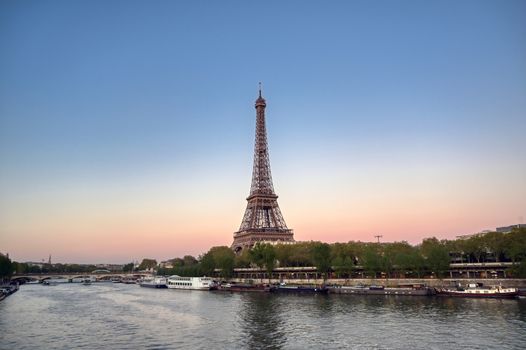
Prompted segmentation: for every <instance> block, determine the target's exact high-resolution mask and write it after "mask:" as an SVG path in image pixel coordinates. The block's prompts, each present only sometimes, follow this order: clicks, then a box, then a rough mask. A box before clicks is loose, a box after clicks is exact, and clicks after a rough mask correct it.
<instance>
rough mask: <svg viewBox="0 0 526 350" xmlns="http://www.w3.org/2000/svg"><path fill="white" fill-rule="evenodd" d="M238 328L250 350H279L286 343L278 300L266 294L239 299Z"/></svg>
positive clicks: (250, 294)
mask: <svg viewBox="0 0 526 350" xmlns="http://www.w3.org/2000/svg"><path fill="white" fill-rule="evenodd" d="M241 300H242V305H241V322H240V324H239V326H240V327H241V331H242V333H243V335H244V336H245V341H246V345H247V346H248V347H249V348H250V349H281V348H282V347H283V346H284V345H285V344H286V342H287V337H286V333H285V331H284V329H283V327H284V322H283V320H282V314H283V310H281V307H280V303H279V300H278V299H276V298H275V296H274V295H271V294H267V293H247V294H243V295H242V297H241Z"/></svg>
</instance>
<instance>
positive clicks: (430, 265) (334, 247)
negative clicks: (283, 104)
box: [158, 228, 526, 278]
mask: <svg viewBox="0 0 526 350" xmlns="http://www.w3.org/2000/svg"><path fill="white" fill-rule="evenodd" d="M177 261H178V264H177V265H176V266H174V267H173V268H170V269H159V270H158V273H160V274H165V275H169V274H177V275H180V276H201V275H209V276H210V275H213V274H214V273H215V271H216V269H218V270H220V276H221V277H225V278H228V277H231V276H232V275H233V271H234V268H239V267H259V268H261V269H264V270H266V271H267V274H268V275H270V274H271V272H272V271H273V270H274V269H275V268H276V267H305V266H314V267H316V269H317V271H318V272H319V273H322V274H324V275H325V276H328V275H329V274H330V276H331V277H337V278H338V277H344V278H347V277H350V276H352V275H353V273H354V272H356V271H358V270H360V271H362V272H364V273H365V274H366V275H367V276H368V277H379V276H382V277H388V278H389V277H418V278H419V277H424V276H429V275H434V276H436V277H442V276H444V274H445V273H446V272H447V271H448V269H449V266H450V263H452V262H453V263H455V262H456V263H473V262H479V263H480V262H514V263H516V265H515V266H514V268H513V269H511V271H510V274H511V275H513V276H515V277H526V229H524V228H520V229H514V230H513V231H512V232H510V233H499V232H489V233H485V234H478V235H473V236H471V237H469V238H459V239H455V240H438V239H437V238H435V237H433V238H426V239H424V240H423V241H422V242H421V243H420V244H418V245H411V244H409V243H407V242H405V241H402V242H394V243H371V242H355V241H350V242H347V243H332V244H328V243H322V242H298V243H295V244H277V245H271V244H268V243H267V244H265V243H263V244H259V243H258V244H256V245H255V246H254V247H253V248H252V249H250V250H245V251H243V253H242V254H240V255H237V256H236V255H235V254H234V253H233V252H232V250H231V249H230V248H228V247H226V246H219V247H213V248H211V249H210V250H209V251H208V252H206V253H205V254H203V255H201V256H199V258H197V259H195V258H193V257H191V256H186V257H185V258H183V259H181V258H178V260H177Z"/></svg>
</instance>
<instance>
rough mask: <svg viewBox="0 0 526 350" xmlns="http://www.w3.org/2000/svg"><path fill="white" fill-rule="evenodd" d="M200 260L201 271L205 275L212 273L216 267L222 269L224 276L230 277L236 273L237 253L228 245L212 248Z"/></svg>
mask: <svg viewBox="0 0 526 350" xmlns="http://www.w3.org/2000/svg"><path fill="white" fill-rule="evenodd" d="M199 260H200V261H199V262H200V265H201V272H202V273H203V274H205V275H212V274H213V273H214V269H216V268H217V269H220V270H221V276H222V277H224V278H229V277H231V276H232V274H233V273H234V261H235V254H234V252H233V251H232V249H230V248H228V247H226V246H218V247H212V248H210V250H209V251H208V252H207V253H206V254H204V255H203V256H201V257H200V259H199Z"/></svg>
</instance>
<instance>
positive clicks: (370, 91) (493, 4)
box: [0, 1, 526, 260]
mask: <svg viewBox="0 0 526 350" xmlns="http://www.w3.org/2000/svg"><path fill="white" fill-rule="evenodd" d="M524 38H526V3H525V2H524V1H425V2H424V1H334V2H329V3H326V2H321V1H319V2H318V1H312V2H304V1H287V2H284V1H266V2H247V1H225V2H213V1H187V2H183V1H178V2H175V1H152V2H146V1H3V2H2V3H1V4H0V51H1V52H2V54H1V55H0V77H1V79H0V165H1V168H2V171H1V172H0V197H1V199H0V209H2V210H0V222H2V224H0V246H4V247H6V248H4V250H5V249H8V250H10V251H11V252H12V254H15V255H16V254H18V255H19V256H20V257H23V258H27V259H29V258H31V257H33V256H35V255H38V254H41V255H42V256H47V255H48V250H53V249H56V250H58V253H56V255H57V256H63V258H64V259H65V260H68V259H69V260H74V259H75V258H76V256H70V255H68V253H67V252H66V250H65V249H62V248H61V247H60V244H59V243H57V241H54V242H51V243H49V246H45V248H41V249H40V247H38V246H36V247H34V249H32V250H31V249H28V250H27V251H26V250H24V249H26V248H22V246H23V245H22V244H21V243H20V242H19V241H20V240H22V241H23V240H27V239H33V238H34V237H46V236H47V237H49V235H51V236H53V234H52V232H64V233H63V234H64V235H71V236H73V237H75V236H76V235H77V233H76V232H77V231H76V230H77V228H76V227H73V226H74V222H81V223H82V222H83V223H85V224H86V223H89V224H90V227H91V229H90V232H92V233H93V235H95V236H97V235H98V234H100V235H101V236H104V237H110V238H111V237H112V236H113V235H114V236H115V237H121V236H123V235H125V232H126V230H127V229H128V228H127V226H126V224H125V222H126V221H128V220H127V219H126V218H127V215H125V214H126V213H127V214H130V213H129V212H128V211H126V210H124V209H123V208H127V206H128V205H129V203H130V201H132V202H133V203H135V204H134V207H135V208H136V211H135V212H133V215H134V216H135V217H136V216H141V213H142V211H141V209H140V208H143V206H144V205H146V203H149V204H150V207H154V208H160V209H159V210H158V211H157V212H163V213H165V215H166V217H165V216H162V217H158V216H156V217H155V218H156V220H160V221H162V223H160V224H159V225H161V226H162V227H164V228H165V230H166V232H171V233H170V234H169V233H166V234H165V235H164V236H163V235H161V236H162V239H168V237H186V236H187V235H188V233H187V232H188V231H189V227H190V226H192V222H193V225H195V227H197V226H199V223H200V222H201V221H213V220H216V221H217V222H218V227H217V231H216V232H214V235H215V236H214V237H216V239H215V240H214V239H212V238H210V237H212V235H211V233H210V234H209V231H210V230H209V228H202V229H201V230H197V231H196V232H198V233H195V237H200V236H199V234H202V235H203V236H202V237H203V239H202V242H203V244H202V245H198V244H197V245H196V244H193V243H191V242H190V240H188V241H185V240H184V239H183V242H182V244H181V245H180V246H178V247H177V248H173V250H172V251H170V252H163V253H157V251H156V250H155V249H154V248H155V247H152V248H151V250H147V249H145V251H144V252H143V251H140V250H137V251H134V252H133V254H136V255H140V254H147V253H149V254H151V255H154V254H160V255H162V256H164V255H168V257H170V256H169V254H172V252H173V254H174V255H177V254H178V253H181V254H182V253H184V252H186V251H189V252H191V253H194V254H197V253H199V252H200V251H204V250H207V249H208V247H209V246H210V245H211V244H226V245H228V244H230V240H231V234H232V232H233V231H235V230H236V229H237V227H238V226H239V222H240V220H241V216H242V214H243V210H244V206H245V202H244V198H245V196H246V195H247V194H248V190H249V187H250V175H251V164H252V152H253V149H252V147H253V136H254V135H253V134H254V115H255V113H254V109H253V101H254V100H255V98H256V96H257V83H258V82H259V81H262V82H263V93H264V96H265V98H266V99H267V102H268V108H267V120H268V132H269V142H270V154H271V164H272V167H273V175H274V181H275V188H276V190H277V192H278V195H280V204H281V206H282V211H283V214H284V216H285V220H286V221H287V223H288V224H289V226H291V227H293V228H295V229H296V237H297V239H321V240H324V239H326V240H329V241H330V240H332V241H334V240H340V241H342V240H343V241H346V240H351V239H362V240H367V239H368V238H367V237H370V239H372V238H373V234H375V233H377V231H379V230H381V231H382V232H383V233H384V236H385V237H387V239H388V240H400V239H407V240H410V241H415V242H416V241H418V240H419V239H421V238H422V237H427V236H431V235H437V236H439V237H442V238H448V237H454V235H455V234H457V233H458V234H461V233H466V231H467V232H473V231H477V230H481V229H485V228H494V226H497V225H505V224H510V223H514V222H516V221H518V220H520V217H521V216H526V201H525V199H524V198H525V197H526V180H525V178H526V176H524V175H525V174H526V161H525V160H526V159H525V158H526V157H525V151H526V141H524V140H525V138H524V130H525V127H526V115H525V113H526V112H525V111H526V98H525V97H526V64H525V62H526V41H525V40H524ZM163 188H171V189H172V190H173V192H170V191H163ZM167 193H170V196H168V194H167ZM406 194H407V195H406ZM415 196H416V197H418V200H415ZM161 198H162V199H161ZM415 201H416V203H418V206H419V207H422V206H424V207H425V208H427V209H428V210H425V211H424V212H418V213H415V214H414V215H413V214H412V213H411V211H412V209H411V208H412V206H414V205H415ZM309 202H311V204H310V206H308V205H307V204H306V203H309ZM104 203H106V205H108V208H106V209H105V210H104V213H103V214H101V215H102V216H103V217H104V218H105V220H110V219H111V220H112V222H113V221H115V222H114V223H113V226H111V229H109V228H108V224H107V222H106V221H104V220H102V221H100V222H99V221H97V220H95V219H94V218H93V217H92V216H90V215H92V214H88V212H90V211H93V210H96V208H99V207H100V205H103V204H104ZM107 203H111V205H109V204H107ZM227 203H228V204H227ZM364 203H367V204H366V206H367V208H366V209H364V208H363V204H364ZM437 203H439V204H440V208H438V209H437V207H435V206H436V205H438V204H437ZM445 203H456V205H457V206H458V207H457V206H454V208H450V209H448V205H446V204H445ZM495 203H500V206H499V207H498V208H497V207H496V204H495ZM225 205H226V207H227V208H228V209H225ZM72 206H74V207H75V210H73V209H71V207H72ZM317 206H322V207H323V208H325V209H323V210H320V208H316V207H317ZM400 206H401V207H404V208H407V212H404V214H403V215H402V214H400V213H398V212H393V210H392V208H393V207H400ZM477 206H480V207H477ZM182 207H191V208H193V209H192V210H190V212H188V213H187V212H184V214H183V212H179V211H178V210H179V209H178V208H182ZM497 209H498V210H497ZM73 212H74V213H73ZM83 212H84V213H86V215H87V216H85V217H83V216H82V215H81V214H80V213H83ZM152 212H153V209H152ZM459 212H460V213H462V215H461V214H458V213H459ZM114 213H121V214H122V215H116V214H114ZM351 213H356V215H357V216H353V214H351ZM454 213H457V214H455V215H459V217H455V218H456V219H454V218H453V217H454V216H452V215H453V214H454ZM130 215H131V214H130ZM163 215H164V214H163ZM170 215H172V216H174V217H175V218H177V217H180V216H184V217H195V218H196V219H195V220H194V221H191V222H188V223H185V225H182V226H180V227H179V226H178V224H177V223H175V222H177V220H175V221H174V222H172V221H169V220H168V219H167V217H170ZM429 216H433V217H434V220H435V221H433V222H431V223H428V224H426V223H427V222H428V218H429ZM51 218H52V219H51ZM163 218H164V219H166V220H168V221H163V220H164V219H163ZM197 218H201V219H197ZM400 218H405V219H404V220H401V219H400ZM399 219H400V220H401V221H400V222H398V221H397V220H399ZM83 220H84V221H83ZM94 220H95V221H94ZM219 221H220V223H219ZM394 221H397V222H396V225H389V224H388V223H389V222H394ZM95 222H96V224H95ZM149 222H150V221H148V220H147V219H146V218H145V219H144V221H143V222H141V225H142V226H141V225H139V226H141V227H147V226H148V223H149ZM380 222H381V224H380ZM118 223H121V224H122V227H121V226H119V224H118ZM441 223H442V224H443V225H442V226H441ZM72 225H73V226H72ZM170 225H171V226H170ZM151 226H152V229H151V230H152V231H155V227H156V223H155V221H153V222H151ZM395 226H396V227H395ZM195 227H193V228H195ZM190 231H191V230H190ZM101 232H104V234H102V233H101ZM114 232H118V233H114ZM148 232H150V231H148ZM148 232H143V234H141V232H137V233H136V236H134V237H135V238H134V240H135V241H136V242H141V239H142V238H141V237H146V236H148V234H149V233H148ZM163 232H164V231H163ZM170 235H171V236H170ZM81 236H82V235H80V234H79V237H81ZM53 237H54V236H53ZM57 237H60V235H58V234H57ZM389 237H391V239H389ZM35 239H36V238H35ZM56 239H60V238H56ZM80 240H81V238H79V241H80ZM117 241H118V240H117V239H116V242H117ZM35 242H38V240H37V241H35ZM144 246H147V243H144ZM37 248H38V249H37ZM39 249H40V250H39ZM93 249H95V248H93ZM97 249H98V248H97ZM137 249H139V248H137ZM43 250H46V251H45V252H42V253H40V251H43ZM130 250H131V248H130ZM61 252H62V253H61ZM61 254H62V255H61ZM82 254H84V253H78V256H82V259H84V260H90V259H92V258H90V255H89V253H85V256H84V255H82ZM163 254H164V255H163ZM38 257H40V255H38ZM35 258H37V257H36V256H35ZM79 259H80V258H79ZM93 259H95V260H97V259H107V260H108V259H109V260H111V259H113V258H112V257H111V256H109V255H108V256H106V255H98V256H93Z"/></svg>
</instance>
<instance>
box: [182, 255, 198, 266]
mask: <svg viewBox="0 0 526 350" xmlns="http://www.w3.org/2000/svg"><path fill="white" fill-rule="evenodd" d="M197 263H198V261H197V259H196V258H194V257H193V256H191V255H185V256H184V257H183V264H184V266H192V265H196V264H197Z"/></svg>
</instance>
